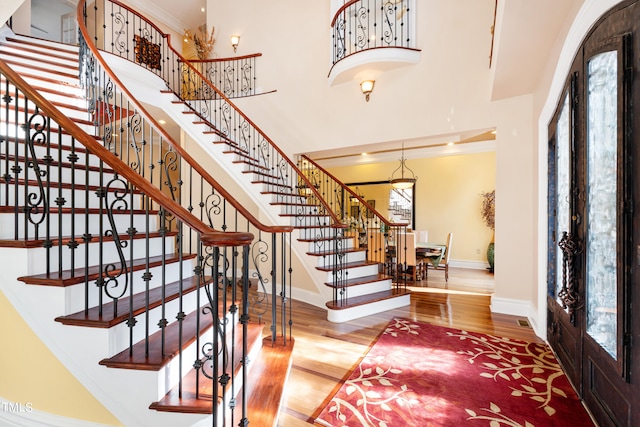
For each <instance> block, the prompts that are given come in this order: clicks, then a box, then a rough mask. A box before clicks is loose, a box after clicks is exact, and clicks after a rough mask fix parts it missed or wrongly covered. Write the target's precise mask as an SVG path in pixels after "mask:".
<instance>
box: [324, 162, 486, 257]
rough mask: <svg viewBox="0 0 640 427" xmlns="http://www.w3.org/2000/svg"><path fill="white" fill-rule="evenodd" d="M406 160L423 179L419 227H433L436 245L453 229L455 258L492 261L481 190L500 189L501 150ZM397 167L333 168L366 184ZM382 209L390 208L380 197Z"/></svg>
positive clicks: (431, 235)
mask: <svg viewBox="0 0 640 427" xmlns="http://www.w3.org/2000/svg"><path fill="white" fill-rule="evenodd" d="M406 164H407V166H408V167H409V168H411V169H412V170H413V171H414V172H415V174H416V176H417V178H418V181H417V182H416V222H415V224H416V230H427V231H428V232H429V240H430V241H431V242H434V243H445V241H446V238H447V234H448V233H449V232H453V233H454V238H453V243H452V250H451V259H452V261H471V262H486V260H487V256H486V252H487V246H488V244H489V242H490V241H491V238H492V231H491V230H490V229H489V228H487V226H486V225H485V224H484V222H483V221H482V217H481V216H480V209H481V207H482V196H481V194H482V192H487V191H492V190H494V189H495V186H496V154H495V152H487V153H475V154H465V155H457V156H446V157H432V158H424V159H411V160H407V161H406ZM396 167H397V162H388V163H376V164H367V165H355V166H341V167H334V168H328V170H329V172H330V173H332V174H333V175H334V176H336V178H338V179H339V180H341V181H343V182H363V181H383V180H388V179H389V176H390V175H391V173H392V172H393V170H394V169H395V168H396ZM364 193H365V198H369V195H368V194H367V191H366V190H364ZM376 209H377V210H378V211H379V212H380V213H381V214H383V215H384V213H385V212H387V210H386V207H385V206H382V205H380V203H379V201H378V200H376Z"/></svg>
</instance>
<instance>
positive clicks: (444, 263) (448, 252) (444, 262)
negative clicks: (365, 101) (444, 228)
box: [424, 233, 453, 282]
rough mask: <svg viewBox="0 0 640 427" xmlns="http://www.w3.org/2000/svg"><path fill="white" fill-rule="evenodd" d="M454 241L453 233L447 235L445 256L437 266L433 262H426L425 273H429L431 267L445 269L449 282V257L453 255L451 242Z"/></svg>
mask: <svg viewBox="0 0 640 427" xmlns="http://www.w3.org/2000/svg"><path fill="white" fill-rule="evenodd" d="M452 242H453V233H449V234H448V235H447V243H446V244H445V250H444V257H443V258H442V260H440V262H439V263H438V265H437V266H435V265H433V264H431V263H425V264H424V271H425V274H427V275H428V274H429V269H433V270H444V280H445V282H449V258H450V257H451V243H452Z"/></svg>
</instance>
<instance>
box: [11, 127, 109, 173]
mask: <svg viewBox="0 0 640 427" xmlns="http://www.w3.org/2000/svg"><path fill="white" fill-rule="evenodd" d="M61 136H62V138H61V143H62V145H63V146H64V147H63V148H62V149H61V150H60V152H59V151H58V148H57V147H56V146H54V147H51V148H49V152H47V146H46V145H42V144H34V145H33V151H34V153H35V157H36V158H37V159H42V158H43V157H44V156H46V155H50V156H51V157H53V158H54V159H55V160H56V161H59V162H62V163H71V162H70V161H69V155H70V154H71V151H69V150H67V149H66V147H71V137H70V136H69V135H67V134H62V135H61ZM51 142H52V143H55V144H57V143H58V135H55V140H52V141H51ZM75 147H76V149H80V148H82V147H83V145H82V144H81V143H79V142H76V143H75ZM0 148H1V150H2V154H5V153H8V154H9V155H11V156H15V155H16V152H17V154H18V156H19V157H24V156H25V153H26V152H28V153H29V157H30V158H31V157H32V155H31V151H30V149H29V148H27V145H26V144H24V143H23V142H19V143H18V144H15V143H14V142H13V141H10V142H9V143H8V144H6V145H5V143H3V144H2V145H1V146H0ZM75 154H76V156H78V160H76V167H77V168H79V167H81V166H86V165H87V164H88V166H100V158H99V157H97V156H92V155H90V154H87V153H86V152H82V151H76V153H75ZM87 160H88V162H87ZM10 163H11V162H10ZM2 167H4V165H3V166H2ZM10 167H11V165H10ZM107 167H108V166H107V165H105V168H107ZM56 168H57V166H56Z"/></svg>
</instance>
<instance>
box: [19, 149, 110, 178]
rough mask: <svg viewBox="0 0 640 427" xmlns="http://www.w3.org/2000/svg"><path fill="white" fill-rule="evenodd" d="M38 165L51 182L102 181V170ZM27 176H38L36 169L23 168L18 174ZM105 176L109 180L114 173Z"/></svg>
mask: <svg viewBox="0 0 640 427" xmlns="http://www.w3.org/2000/svg"><path fill="white" fill-rule="evenodd" d="M29 157H31V155H29ZM38 167H39V169H40V173H46V175H45V176H44V177H43V179H46V180H47V181H49V182H54V183H58V182H62V183H71V182H74V183H75V185H84V184H87V183H89V184H92V183H96V182H100V181H99V180H100V171H97V170H89V171H87V170H85V169H84V168H82V169H80V168H77V169H75V170H71V169H70V168H67V167H64V168H58V166H56V165H53V166H50V167H49V168H48V170H47V167H46V165H44V164H38ZM80 167H82V165H80ZM27 176H28V177H29V179H33V178H34V177H35V176H36V175H35V171H34V170H33V169H31V168H29V169H28V170H27V169H23V170H22V171H21V172H20V173H19V174H18V179H25V178H26V177H27ZM104 176H105V178H104V179H105V181H108V180H110V179H111V178H112V177H113V174H112V173H109V172H106V173H105V175H104ZM14 178H15V176H14Z"/></svg>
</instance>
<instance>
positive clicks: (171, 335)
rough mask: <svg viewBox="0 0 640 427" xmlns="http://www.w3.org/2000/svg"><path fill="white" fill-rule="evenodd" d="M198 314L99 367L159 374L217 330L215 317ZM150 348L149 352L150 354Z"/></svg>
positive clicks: (126, 350) (156, 334)
mask: <svg viewBox="0 0 640 427" xmlns="http://www.w3.org/2000/svg"><path fill="white" fill-rule="evenodd" d="M197 311H198V310H195V311H192V312H191V313H188V314H187V315H186V316H185V317H184V320H183V321H182V325H180V322H178V321H174V322H171V323H169V324H168V325H167V326H166V327H165V328H164V334H163V333H162V330H161V329H158V330H157V331H156V332H154V333H153V334H151V335H150V336H149V340H148V342H146V341H145V340H141V341H139V342H137V343H136V344H134V345H133V347H132V348H131V349H129V348H127V349H125V350H123V351H121V352H120V353H118V354H116V355H115V356H112V357H108V358H106V359H102V360H101V361H100V362H99V364H100V365H102V366H106V367H108V368H120V369H135V370H143V371H158V370H160V369H162V367H163V366H165V365H166V364H167V363H169V362H170V361H171V359H173V358H174V357H176V356H177V355H178V354H179V353H180V350H181V349H185V348H187V347H188V346H189V345H191V343H193V342H194V341H195V340H196V337H197V336H200V335H202V334H203V333H205V332H206V331H208V330H209V329H210V328H211V327H212V326H213V318H212V316H211V315H204V316H202V315H201V316H200V318H199V319H198V316H197V315H196V314H197ZM163 335H164V354H162V347H163V346H162V339H163ZM147 347H148V349H149V351H148V352H147ZM130 350H131V351H130Z"/></svg>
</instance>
